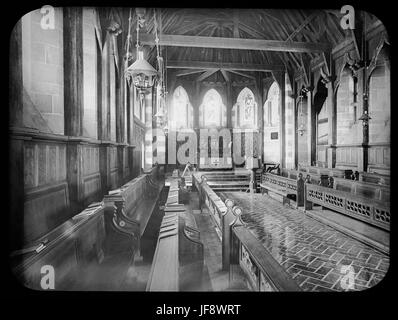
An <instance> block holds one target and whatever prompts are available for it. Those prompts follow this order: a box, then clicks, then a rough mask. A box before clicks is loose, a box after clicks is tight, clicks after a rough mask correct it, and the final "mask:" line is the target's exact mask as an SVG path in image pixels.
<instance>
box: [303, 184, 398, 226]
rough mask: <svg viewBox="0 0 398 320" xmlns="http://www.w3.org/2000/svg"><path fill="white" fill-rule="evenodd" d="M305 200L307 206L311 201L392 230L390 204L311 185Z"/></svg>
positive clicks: (307, 185) (307, 186) (306, 188)
mask: <svg viewBox="0 0 398 320" xmlns="http://www.w3.org/2000/svg"><path fill="white" fill-rule="evenodd" d="M305 200H306V201H305V203H306V205H307V201H310V202H312V203H316V204H319V205H321V206H324V207H327V208H330V209H332V210H335V211H337V212H340V213H343V214H345V215H348V216H351V217H353V218H355V219H359V220H362V221H364V222H367V223H370V224H372V225H376V226H378V227H381V228H383V229H386V230H389V229H390V207H389V203H386V202H383V201H380V200H375V199H370V198H365V197H364V196H359V195H356V194H353V193H351V192H346V191H341V190H336V189H332V188H327V187H323V186H318V185H311V184H305Z"/></svg>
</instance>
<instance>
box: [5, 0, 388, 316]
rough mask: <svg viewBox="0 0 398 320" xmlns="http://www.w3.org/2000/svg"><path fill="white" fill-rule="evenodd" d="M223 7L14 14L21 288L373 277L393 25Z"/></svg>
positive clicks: (287, 283)
mask: <svg viewBox="0 0 398 320" xmlns="http://www.w3.org/2000/svg"><path fill="white" fill-rule="evenodd" d="M131 5H134V3H132V4H131ZM297 5H299V3H298V4H297ZM230 6H231V7H230V8H188V7H187V8H184V7H181V8H164V7H153V6H148V7H143V6H140V7H133V6H132V7H129V6H124V7H118V6H115V7H102V6H83V5H82V6H63V7H62V6H55V5H54V6H52V5H44V6H40V7H37V9H35V10H33V11H29V12H26V14H24V15H23V16H21V17H20V19H19V21H18V22H17V23H16V24H15V26H14V28H13V29H12V33H11V34H10V37H9V50H10V51H9V109H8V110H9V111H8V112H9V119H8V126H7V125H6V126H7V129H6V130H7V131H8V139H7V140H8V151H9V156H8V168H7V167H3V168H4V170H5V171H6V174H7V175H9V184H8V192H9V196H8V199H7V201H8V202H9V210H8V212H4V213H3V214H4V216H8V218H9V224H8V231H9V242H10V246H9V247H10V248H9V252H8V260H9V264H10V269H11V271H12V274H13V276H14V277H15V279H16V281H17V282H18V283H19V285H20V286H21V287H23V288H26V289H27V290H30V291H32V292H36V291H46V292H50V294H51V291H55V292H70V291H73V292H86V293H87V292H127V293H130V292H150V293H154V292H205V293H207V292H223V293H226V294H227V293H228V292H239V294H240V296H242V297H244V296H245V295H247V292H295V293H297V295H301V294H304V292H312V293H319V292H328V293H335V294H336V295H344V293H345V292H353V293H354V292H360V291H367V290H370V289H372V288H374V287H378V286H379V285H381V283H382V282H383V281H384V280H383V279H384V278H385V277H386V275H387V273H388V272H389V268H390V220H391V208H390V194H391V192H390V188H391V179H390V176H391V173H390V170H391V153H390V151H391V149H390V142H391V141H390V140H391V139H390V136H391V129H392V124H391V75H390V70H391V67H390V64H391V56H390V52H391V42H390V34H389V30H387V28H386V26H385V24H384V23H383V21H382V20H380V19H379V18H378V17H377V16H376V15H374V14H372V13H371V12H368V11H366V10H363V9H361V8H359V7H357V6H356V5H350V4H349V3H347V4H346V5H343V6H337V5H334V4H333V3H330V9H325V8H319V9H317V8H316V7H314V8H311V9H310V8H304V7H303V9H300V8H297V7H296V8H291V9H289V8H281V9H275V8H269V9H267V8H233V7H232V6H233V4H232V3H231V4H230ZM263 6H266V3H264V4H263ZM269 294H270V295H272V294H274V293H269ZM263 297H266V295H264V296H263ZM147 299H151V297H150V296H147ZM264 299H265V300H266V298H264ZM176 301H178V300H176ZM231 301H232V300H231ZM240 307H242V306H241V305H239V304H236V303H233V304H232V302H231V304H221V302H219V304H217V300H214V302H213V305H207V304H203V305H201V306H200V307H199V306H198V307H197V308H196V307H195V308H194V307H192V306H188V305H183V304H180V305H179V306H178V303H177V302H176V304H175V306H174V307H173V306H169V305H167V304H159V305H158V306H157V307H156V308H152V310H151V312H152V314H153V315H174V316H175V317H174V318H173V319H177V318H187V319H195V318H196V319H199V317H201V316H205V315H212V316H213V319H216V316H217V315H239V312H240V311H241V309H240ZM242 308H243V307H242Z"/></svg>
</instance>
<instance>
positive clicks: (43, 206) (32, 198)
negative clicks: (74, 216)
mask: <svg viewBox="0 0 398 320" xmlns="http://www.w3.org/2000/svg"><path fill="white" fill-rule="evenodd" d="M68 209H69V192H68V185H67V183H66V182H62V183H59V184H56V185H49V186H45V187H39V188H35V189H32V190H30V191H26V193H25V205H24V242H29V241H32V240H34V239H36V238H38V237H40V236H41V235H43V234H44V233H46V232H48V231H49V230H51V229H52V228H55V227H56V226H57V225H59V224H60V223H62V222H64V221H65V220H67V219H68V218H70V217H69V216H68V214H69V213H68Z"/></svg>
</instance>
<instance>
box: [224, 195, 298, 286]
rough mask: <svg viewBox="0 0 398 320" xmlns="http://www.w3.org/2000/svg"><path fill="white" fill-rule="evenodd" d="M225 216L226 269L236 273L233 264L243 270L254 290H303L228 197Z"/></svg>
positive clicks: (240, 209)
mask: <svg viewBox="0 0 398 320" xmlns="http://www.w3.org/2000/svg"><path fill="white" fill-rule="evenodd" d="M225 205H226V207H227V211H226V212H225V214H224V215H223V219H222V261H223V269H224V270H229V272H230V273H233V270H234V268H233V266H234V265H239V266H240V268H241V269H242V270H243V272H244V274H245V276H246V279H247V281H248V283H249V286H250V288H251V289H252V290H253V291H301V288H300V287H299V286H298V285H297V283H296V282H295V281H294V280H293V279H292V278H291V276H290V275H289V274H288V273H287V272H286V271H285V269H284V268H283V267H282V266H281V265H280V264H279V263H278V262H277V261H276V260H275V259H274V258H273V256H272V255H271V253H270V252H268V250H267V249H266V248H265V247H264V246H263V245H262V243H261V242H260V241H259V240H258V239H257V238H256V237H255V236H254V235H253V233H252V232H251V231H250V230H249V229H247V228H246V226H245V223H244V222H243V221H242V219H241V215H242V208H240V207H239V206H235V203H234V201H233V200H230V199H226V200H225Z"/></svg>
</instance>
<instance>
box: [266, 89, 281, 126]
mask: <svg viewBox="0 0 398 320" xmlns="http://www.w3.org/2000/svg"><path fill="white" fill-rule="evenodd" d="M279 94H280V93H279V86H278V84H277V83H276V82H274V83H273V84H272V85H271V87H270V88H269V90H268V96H267V101H266V102H265V104H264V126H267V127H276V126H278V125H279Z"/></svg>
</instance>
